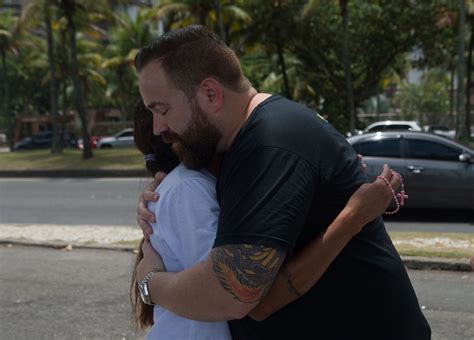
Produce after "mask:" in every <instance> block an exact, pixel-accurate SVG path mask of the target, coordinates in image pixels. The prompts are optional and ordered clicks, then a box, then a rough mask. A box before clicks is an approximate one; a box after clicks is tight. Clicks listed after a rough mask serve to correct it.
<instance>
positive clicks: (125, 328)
mask: <svg viewBox="0 0 474 340" xmlns="http://www.w3.org/2000/svg"><path fill="white" fill-rule="evenodd" d="M134 256H135V255H133V254H132V253H129V252H120V251H110V250H76V249H74V250H72V251H64V250H55V249H50V248H41V247H22V246H13V247H10V248H9V247H7V246H4V245H2V246H0V268H1V276H0V287H1V288H0V339H2V340H3V339H5V340H7V339H8V340H9V339H142V338H143V337H144V334H141V333H137V332H135V331H134V328H133V326H132V323H131V321H130V309H129V300H128V289H129V283H130V272H131V268H132V261H133V259H134ZM409 274H410V277H411V279H412V282H413V285H414V287H415V290H416V292H417V295H418V299H419V302H420V305H421V306H422V308H423V311H424V313H425V315H426V317H427V318H428V321H429V322H430V325H431V328H432V331H433V337H432V339H435V340H436V339H449V340H455V339H473V338H474V295H473V294H472V293H473V289H472V287H473V286H474V273H472V272H432V271H409ZM316 329H317V328H316Z"/></svg>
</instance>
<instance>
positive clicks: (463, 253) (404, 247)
mask: <svg viewBox="0 0 474 340" xmlns="http://www.w3.org/2000/svg"><path fill="white" fill-rule="evenodd" d="M389 234H390V237H391V238H392V241H393V243H394V244H395V247H396V248H397V250H398V252H399V253H400V255H404V256H424V257H443V258H457V259H459V258H466V257H471V256H474V233H438V232H400V231H391V232H389Z"/></svg>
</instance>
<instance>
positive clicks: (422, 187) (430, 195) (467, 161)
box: [348, 131, 474, 211]
mask: <svg viewBox="0 0 474 340" xmlns="http://www.w3.org/2000/svg"><path fill="white" fill-rule="evenodd" d="M348 141H349V143H351V144H352V146H353V148H354V149H355V151H356V152H357V153H359V154H361V155H363V156H364V162H365V163H366V164H367V174H368V176H369V178H370V179H372V180H373V179H374V178H375V176H377V175H378V174H379V173H380V170H381V169H382V166H383V164H384V163H387V164H389V165H390V167H392V168H393V169H394V170H395V171H397V172H399V173H400V174H401V175H402V177H403V181H404V183H405V189H406V192H407V194H408V196H409V199H408V202H407V204H406V206H407V207H409V208H436V209H443V208H446V209H468V210H472V211H474V150H472V149H471V148H469V147H467V146H465V145H463V144H460V143H458V142H456V141H453V140H451V139H448V138H446V137H442V136H438V135H435V134H431V133H424V132H411V131H398V132H395V131H393V132H388V131H387V132H376V133H368V134H363V135H358V136H354V137H350V138H348Z"/></svg>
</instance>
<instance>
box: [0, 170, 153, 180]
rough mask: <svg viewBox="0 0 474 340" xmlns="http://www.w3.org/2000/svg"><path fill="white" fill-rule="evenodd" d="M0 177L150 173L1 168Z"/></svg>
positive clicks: (139, 173) (138, 172)
mask: <svg viewBox="0 0 474 340" xmlns="http://www.w3.org/2000/svg"><path fill="white" fill-rule="evenodd" d="M0 177H8V178H11V177H19V178H26V177H48V178H49V177H51V178H62V177H66V178H69V177H72V178H78V177H80V178H96V177H150V173H149V172H148V171H147V170H145V169H143V170H137V169H132V170H99V169H97V170H93V169H86V170H80V169H78V170H3V171H0Z"/></svg>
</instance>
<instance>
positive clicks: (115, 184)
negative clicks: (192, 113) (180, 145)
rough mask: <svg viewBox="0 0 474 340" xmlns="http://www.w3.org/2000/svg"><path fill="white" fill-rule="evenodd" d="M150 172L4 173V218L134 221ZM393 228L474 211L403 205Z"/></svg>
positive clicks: (438, 227)
mask: <svg viewBox="0 0 474 340" xmlns="http://www.w3.org/2000/svg"><path fill="white" fill-rule="evenodd" d="M147 181H148V178H85V179H84V178H0V224H1V223H19V224H22V223H25V224H28V223H45V224H47V223H50V224H51V223H53V224H65V225H84V224H94V225H128V226H134V225H136V218H135V216H136V215H135V208H136V202H137V199H138V195H139V194H140V192H141V191H142V188H143V187H144V186H145V184H146V183H147ZM385 217H386V219H385V220H386V225H387V229H388V230H389V231H395V230H400V231H433V232H464V233H469V232H474V218H473V216H472V214H468V213H459V212H437V211H421V212H420V211H410V210H408V209H407V210H402V211H401V212H400V213H399V214H397V215H394V216H387V215H386V216H385Z"/></svg>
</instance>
